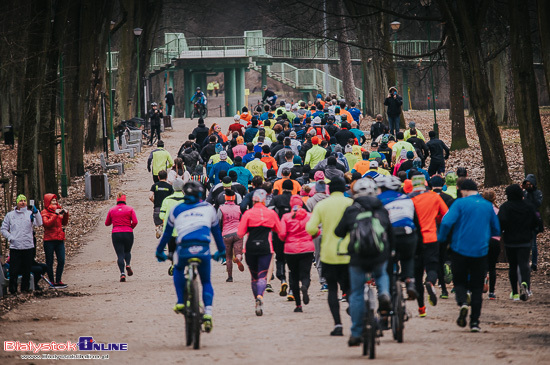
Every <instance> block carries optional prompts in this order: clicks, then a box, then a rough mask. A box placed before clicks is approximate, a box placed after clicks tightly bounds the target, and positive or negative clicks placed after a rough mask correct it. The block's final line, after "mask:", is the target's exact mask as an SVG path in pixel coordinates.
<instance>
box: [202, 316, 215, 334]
mask: <svg viewBox="0 0 550 365" xmlns="http://www.w3.org/2000/svg"><path fill="white" fill-rule="evenodd" d="M202 323H204V332H206V333H210V332H211V331H212V328H213V327H214V325H213V324H212V315H211V314H205V315H203V316H202Z"/></svg>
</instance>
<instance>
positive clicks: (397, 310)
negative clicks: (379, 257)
mask: <svg viewBox="0 0 550 365" xmlns="http://www.w3.org/2000/svg"><path fill="white" fill-rule="evenodd" d="M390 280H391V282H390V285H391V298H392V300H391V302H392V303H391V311H390V313H389V315H390V318H391V330H392V334H393V339H394V340H396V341H397V342H398V343H402V342H403V332H404V329H405V322H406V321H408V320H409V316H408V314H407V307H406V305H405V303H406V300H405V297H404V296H403V282H402V281H401V280H400V272H399V265H398V264H397V261H394V263H393V272H392V275H391V276H390Z"/></svg>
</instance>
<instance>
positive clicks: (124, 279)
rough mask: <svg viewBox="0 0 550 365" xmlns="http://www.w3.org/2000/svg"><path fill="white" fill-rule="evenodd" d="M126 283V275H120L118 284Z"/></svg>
mask: <svg viewBox="0 0 550 365" xmlns="http://www.w3.org/2000/svg"><path fill="white" fill-rule="evenodd" d="M125 281H126V275H125V274H120V282H121V283H123V282H125Z"/></svg>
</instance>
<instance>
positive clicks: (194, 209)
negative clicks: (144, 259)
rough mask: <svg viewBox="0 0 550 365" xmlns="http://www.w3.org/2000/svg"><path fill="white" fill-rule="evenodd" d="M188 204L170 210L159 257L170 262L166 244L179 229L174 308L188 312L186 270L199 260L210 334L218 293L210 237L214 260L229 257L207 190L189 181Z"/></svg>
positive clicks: (175, 261) (205, 315)
mask: <svg viewBox="0 0 550 365" xmlns="http://www.w3.org/2000/svg"><path fill="white" fill-rule="evenodd" d="M183 193H184V194H185V197H184V201H183V203H181V204H178V205H176V206H175V207H174V208H172V209H171V210H170V214H169V216H168V221H167V223H166V227H165V229H164V234H163V235H162V238H161V239H160V242H159V244H158V247H157V251H156V257H157V259H158V260H159V262H163V261H166V259H167V258H168V257H167V256H166V254H165V253H164V248H165V247H166V244H167V243H168V242H169V241H170V238H171V237H172V232H173V231H174V229H176V231H177V234H178V237H177V239H176V243H177V248H176V252H175V254H174V286H175V287H176V295H177V297H178V302H177V303H176V305H175V306H174V311H175V312H176V313H182V312H183V311H184V309H185V301H184V298H185V288H186V282H185V281H186V278H185V274H184V272H185V267H186V266H187V264H188V260H189V259H191V258H199V259H201V262H200V264H199V275H200V278H201V283H202V301H203V303H204V316H203V322H204V328H205V330H206V332H210V331H211V330H212V302H213V299H214V289H213V288H212V283H211V282H210V258H211V254H210V247H209V246H210V234H211V233H212V236H213V237H214V240H215V241H216V246H217V247H218V252H216V253H215V254H214V259H216V260H219V258H221V257H224V256H225V245H224V243H223V238H222V234H221V230H220V226H219V223H218V215H217V214H216V210H215V209H214V207H213V206H212V205H210V204H208V203H206V202H203V198H204V188H203V186H202V185H201V184H199V183H198V182H196V181H189V182H188V183H186V184H185V185H184V186H183Z"/></svg>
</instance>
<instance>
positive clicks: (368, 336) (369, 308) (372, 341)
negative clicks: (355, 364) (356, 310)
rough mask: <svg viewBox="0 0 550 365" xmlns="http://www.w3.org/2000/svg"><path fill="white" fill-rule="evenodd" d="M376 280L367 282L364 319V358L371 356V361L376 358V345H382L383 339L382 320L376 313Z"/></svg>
mask: <svg viewBox="0 0 550 365" xmlns="http://www.w3.org/2000/svg"><path fill="white" fill-rule="evenodd" d="M373 284H374V280H367V282H366V285H365V290H364V294H363V295H364V299H365V316H364V318H363V333H362V337H363V339H362V341H363V356H367V355H368V356H369V359H374V358H375V357H376V345H377V344H380V340H379V338H380V337H382V329H381V326H380V318H379V316H378V314H377V311H375V308H376V302H377V298H376V295H375V294H374V288H373V286H372V285H373Z"/></svg>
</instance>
